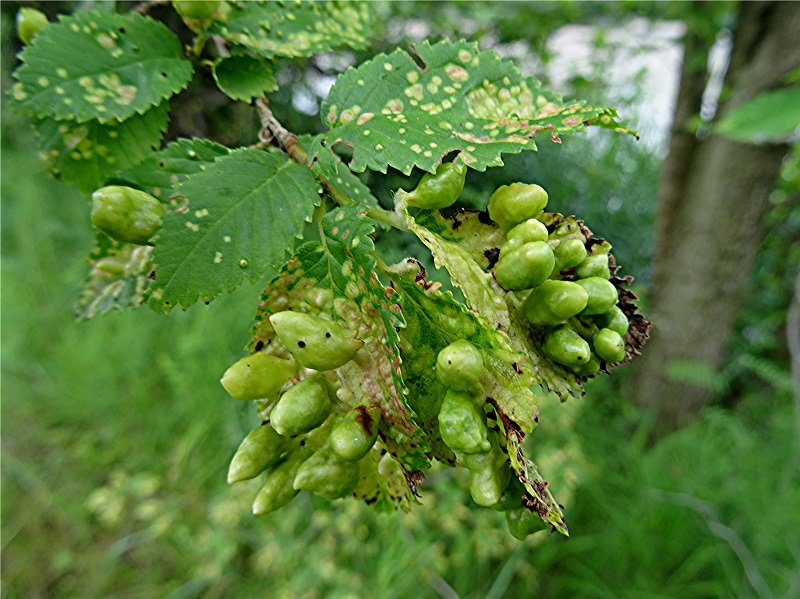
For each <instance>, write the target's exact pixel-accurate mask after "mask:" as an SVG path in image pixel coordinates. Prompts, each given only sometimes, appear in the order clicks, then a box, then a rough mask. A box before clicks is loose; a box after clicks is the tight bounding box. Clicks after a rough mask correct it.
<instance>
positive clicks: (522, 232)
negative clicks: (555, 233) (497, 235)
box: [500, 218, 547, 256]
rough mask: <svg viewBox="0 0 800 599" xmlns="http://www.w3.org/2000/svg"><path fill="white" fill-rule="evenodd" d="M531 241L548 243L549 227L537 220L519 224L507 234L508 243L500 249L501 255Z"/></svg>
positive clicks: (530, 219)
mask: <svg viewBox="0 0 800 599" xmlns="http://www.w3.org/2000/svg"><path fill="white" fill-rule="evenodd" d="M531 241H547V227H545V226H544V223H542V222H541V221H538V220H536V219H535V218H529V219H528V220H526V221H523V222H521V223H519V224H518V225H516V226H515V227H513V228H512V229H511V230H510V231H509V232H508V233H507V234H506V242H505V243H504V244H503V247H501V248H500V255H501V256H502V255H503V254H506V253H508V252H510V251H511V250H514V249H517V248H518V247H520V246H522V245H525V244H526V243H530V242H531Z"/></svg>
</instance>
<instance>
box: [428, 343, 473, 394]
mask: <svg viewBox="0 0 800 599" xmlns="http://www.w3.org/2000/svg"><path fill="white" fill-rule="evenodd" d="M483 370H484V368H483V356H482V355H481V352H480V351H479V350H478V348H476V347H475V346H474V345H472V344H471V343H470V342H469V341H466V340H465V339H459V340H458V341H454V342H453V343H451V344H450V345H448V346H447V347H445V348H444V349H443V350H442V351H440V352H439V355H438V356H437V358H436V376H438V377H439V381H441V383H442V384H443V385H445V386H447V387H450V388H451V389H461V390H464V389H469V388H470V387H472V386H473V385H474V384H475V383H477V382H478V379H480V378H481V375H482V374H483Z"/></svg>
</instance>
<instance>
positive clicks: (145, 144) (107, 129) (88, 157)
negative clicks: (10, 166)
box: [36, 103, 169, 192]
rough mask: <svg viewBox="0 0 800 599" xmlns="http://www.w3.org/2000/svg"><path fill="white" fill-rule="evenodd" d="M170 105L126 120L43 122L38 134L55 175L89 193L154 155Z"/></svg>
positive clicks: (163, 130) (47, 120) (167, 117)
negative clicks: (117, 174)
mask: <svg viewBox="0 0 800 599" xmlns="http://www.w3.org/2000/svg"><path fill="white" fill-rule="evenodd" d="M168 122H169V113H168V110H167V105H166V103H164V104H162V105H160V106H157V107H155V108H151V109H150V110H148V111H147V112H145V113H144V114H142V115H138V114H136V115H133V116H131V117H129V118H127V119H125V120H124V121H112V122H109V123H101V122H99V121H86V122H84V123H77V122H75V121H54V120H50V119H45V120H40V121H38V122H37V123H36V134H37V136H38V138H39V144H40V146H41V148H42V153H43V154H44V157H45V160H46V161H47V165H48V167H49V169H50V171H51V173H52V174H53V175H54V176H56V177H59V178H61V179H63V180H64V181H67V182H69V183H74V184H76V185H77V186H78V187H80V189H81V191H84V192H88V191H92V190H94V189H97V188H98V187H100V186H101V185H102V184H103V183H105V182H106V181H107V180H108V178H109V176H110V175H112V174H113V173H115V172H117V171H119V170H120V169H126V168H130V167H132V166H134V165H136V164H138V163H139V162H141V161H142V160H144V159H145V158H147V157H148V156H150V155H151V154H152V153H153V150H154V149H155V148H157V147H158V146H159V144H160V143H161V136H162V135H163V134H164V132H165V131H166V129H167V123H168Z"/></svg>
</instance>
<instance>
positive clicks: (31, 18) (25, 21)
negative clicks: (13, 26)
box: [17, 7, 50, 44]
mask: <svg viewBox="0 0 800 599" xmlns="http://www.w3.org/2000/svg"><path fill="white" fill-rule="evenodd" d="M49 23H50V21H48V20H47V15H45V14H44V13H43V12H42V11H41V10H36V9H35V8H27V7H25V8H20V9H19V12H18V13H17V37H18V38H19V39H21V40H22V43H23V44H30V43H31V41H33V37H34V36H35V35H36V34H37V33H39V32H40V31H41V30H42V29H44V27H45V26H46V25H48V24H49Z"/></svg>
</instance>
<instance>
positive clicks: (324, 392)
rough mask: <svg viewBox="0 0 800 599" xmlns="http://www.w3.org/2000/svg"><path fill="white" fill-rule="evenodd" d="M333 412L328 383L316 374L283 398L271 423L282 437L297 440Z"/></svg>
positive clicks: (290, 390)
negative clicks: (297, 436)
mask: <svg viewBox="0 0 800 599" xmlns="http://www.w3.org/2000/svg"><path fill="white" fill-rule="evenodd" d="M330 412H331V398H330V393H329V391H328V383H327V382H326V381H325V379H324V378H323V377H322V375H320V374H312V375H310V376H307V377H306V378H304V379H303V380H302V381H300V382H299V383H297V384H296V385H293V386H292V387H290V388H289V390H288V391H287V392H286V393H284V394H283V395H281V398H280V399H279V400H278V403H276V404H275V407H274V408H272V412H271V413H270V415H269V423H270V424H271V425H272V428H274V429H275V430H276V431H278V433H280V434H281V435H283V436H285V437H293V436H294V435H299V434H301V433H307V432H308V431H310V430H313V429H315V428H317V427H318V426H319V425H320V424H322V423H323V422H325V419H326V418H327V417H328V415H329V414H330Z"/></svg>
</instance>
